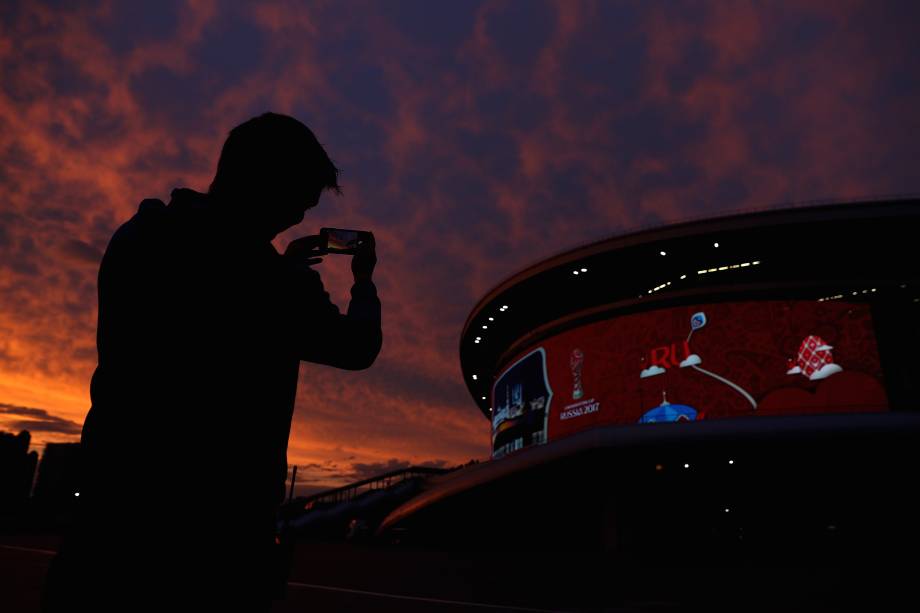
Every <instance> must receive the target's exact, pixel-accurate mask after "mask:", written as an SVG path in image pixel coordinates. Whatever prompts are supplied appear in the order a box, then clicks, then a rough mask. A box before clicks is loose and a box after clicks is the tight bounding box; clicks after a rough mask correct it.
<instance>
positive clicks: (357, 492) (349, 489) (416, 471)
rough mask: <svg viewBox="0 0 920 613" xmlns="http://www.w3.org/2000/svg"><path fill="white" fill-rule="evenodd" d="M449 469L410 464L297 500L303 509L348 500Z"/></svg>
mask: <svg viewBox="0 0 920 613" xmlns="http://www.w3.org/2000/svg"><path fill="white" fill-rule="evenodd" d="M451 470H454V469H452V468H433V467H430V466H410V467H408V468H401V469H399V470H394V471H391V472H388V473H384V474H382V475H377V476H376V477H371V478H370V479H364V480H362V481H356V482H355V483H351V484H349V485H345V486H342V487H337V488H335V489H331V490H326V491H324V492H318V493H316V494H313V495H311V496H307V497H305V498H299V499H298V500H297V502H300V503H302V504H303V508H305V509H312V508H313V507H314V506H317V505H331V504H338V503H340V502H348V501H350V500H354V499H355V498H357V497H358V496H361V495H362V494H365V493H367V492H371V491H376V490H385V489H388V488H390V487H392V486H394V485H396V484H397V483H402V482H403V481H405V480H407V479H414V478H416V477H426V476H429V475H443V474H444V473H448V472H450V471H451Z"/></svg>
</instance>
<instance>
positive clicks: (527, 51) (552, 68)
mask: <svg viewBox="0 0 920 613" xmlns="http://www.w3.org/2000/svg"><path fill="white" fill-rule="evenodd" d="M918 32H920V4H918V3H916V2H878V1H868V2H848V1H846V0H833V1H828V2H799V1H796V2H786V3H781V2H768V3H752V2H745V1H742V0H732V1H729V2H725V1H720V2H712V3H701V2H677V1H661V2H644V1H635V2H613V1H605V2H579V1H576V0H570V1H561V2H541V1H537V0H528V1H502V2H471V1H459V0H457V1H451V2H448V1H433V0H418V1H404V0H387V1H380V2H368V3H365V2H347V1H343V0H337V1H331V2H322V1H321V2H309V3H307V2H278V1H267V2H217V1H213V0H203V1H199V0H188V1H166V0H162V1H157V2H83V1H79V2H40V1H39V0H26V1H22V2H16V1H14V0H7V1H4V2H2V3H0V430H7V431H12V432H18V431H19V430H21V429H28V430H30V431H31V432H32V435H33V446H34V447H35V448H37V449H39V450H41V447H42V445H44V444H45V443H46V442H53V441H77V440H79V433H80V428H81V426H82V423H83V419H84V417H85V415H86V412H87V411H88V409H89V381H90V377H91V375H92V372H93V369H94V368H95V366H96V347H95V333H96V307H97V302H96V276H97V273H98V267H99V261H100V258H101V256H102V253H103V252H104V250H105V247H106V245H107V243H108V241H109V239H110V237H111V235H112V233H113V232H114V231H115V229H116V228H117V227H118V226H119V225H120V224H122V223H123V222H125V221H126V220H127V219H128V218H129V217H130V216H131V215H132V214H133V213H134V212H135V211H136V210H137V206H138V203H140V201H141V200H143V199H144V198H162V199H164V200H168V199H169V193H170V190H171V189H172V188H173V187H177V186H186V187H191V188H193V189H198V190H200V191H205V190H206V189H207V186H208V184H209V182H210V179H211V177H212V176H213V173H214V170H215V167H216V163H217V158H218V155H219V152H220V147H221V145H222V144H223V141H224V139H225V138H226V135H227V132H228V131H229V130H230V129H231V128H232V127H234V126H235V125H237V124H239V123H241V122H242V121H244V120H246V119H248V118H250V117H252V116H254V115H257V114H260V113H262V112H264V111H268V110H272V111H276V112H281V113H287V114H291V115H293V116H295V117H297V118H298V119H300V120H301V121H303V122H304V123H306V124H307V125H308V126H310V127H311V128H312V129H313V131H314V132H315V133H316V135H317V137H318V138H319V140H320V141H321V142H322V143H323V144H324V145H325V146H326V149H327V151H328V152H329V153H330V155H331V156H332V158H333V159H334V160H335V161H336V163H337V164H338V165H339V166H340V167H341V168H342V169H343V173H342V176H341V181H342V185H343V188H344V195H343V196H340V197H339V196H335V195H334V194H325V195H324V196H323V197H322V199H321V201H320V206H319V207H317V208H316V209H314V210H313V211H310V212H309V213H308V214H307V216H306V219H305V220H304V222H303V223H302V224H300V225H298V226H296V227H295V228H292V229H291V230H289V231H287V232H285V233H284V234H282V235H279V236H278V238H277V239H276V241H275V246H276V247H277V248H278V249H279V251H283V249H284V246H285V245H286V243H287V242H288V241H290V240H291V239H293V238H296V237H298V236H302V235H305V234H312V233H315V231H316V230H317V229H318V228H319V227H321V226H337V227H354V228H363V229H369V230H373V231H374V233H375V235H376V237H377V245H378V255H379V264H378V268H377V274H376V275H375V277H376V281H377V285H378V289H379V293H380V297H381V300H382V302H383V317H384V347H383V350H382V352H381V354H380V357H379V358H378V360H377V362H376V364H375V365H374V366H373V367H372V368H371V369H369V370H367V371H363V372H345V371H336V370H334V369H331V368H328V367H323V366H318V365H313V364H306V363H305V364H303V365H302V366H301V377H300V383H299V391H298V396H297V408H296V412H295V417H294V426H293V429H292V432H291V443H290V449H289V460H290V462H291V463H292V464H297V465H298V466H299V467H300V474H299V478H301V479H303V480H302V488H301V489H300V490H299V491H301V492H307V491H312V490H316V489H318V488H322V487H326V486H334V485H338V484H342V483H345V482H348V481H351V480H354V479H357V478H362V477H365V476H370V475H373V474H376V473H378V472H382V471H384V470H386V469H389V468H395V467H400V466H403V465H406V464H408V463H424V462H429V463H435V464H441V465H453V464H457V463H462V462H466V461H468V460H470V459H473V458H477V459H484V458H485V457H487V455H488V448H489V424H488V422H487V421H486V420H485V419H484V418H483V416H482V414H481V413H480V412H479V410H478V409H477V408H476V406H475V404H474V403H473V401H472V399H471V398H470V397H469V395H468V394H467V392H466V391H465V388H464V386H463V382H462V378H461V373H460V366H459V359H458V342H459V334H460V329H461V326H462V325H463V322H464V320H465V318H466V316H467V315H468V314H469V312H470V310H471V309H472V307H473V305H474V304H475V303H476V301H477V300H478V299H479V298H480V297H482V296H483V295H484V294H485V293H486V292H487V291H488V290H489V289H490V288H492V287H494V286H495V285H496V284H498V283H499V282H500V281H502V280H503V279H505V278H507V277H508V276H510V275H511V274H513V273H514V272H516V271H518V270H520V269H521V268H523V267H525V266H527V265H528V264H531V263H533V262H535V261H538V260H541V259H543V258H546V257H548V256H550V255H553V254H555V253H558V252H559V251H562V250H565V249H568V248H571V247H575V246H578V245H581V244H584V243H586V242H589V241H593V240H596V239H599V238H603V237H607V236H610V235H612V234H618V233H623V232H626V231H630V230H634V229H637V228H639V227H646V226H650V225H659V224H663V223H669V222H673V221H678V220H684V219H687V218H691V217H700V216H708V215H715V214H721V213H725V212H729V211H736V210H744V209H751V208H762V207H772V206H778V205H781V204H782V203H784V202H790V201H808V200H815V199H833V198H860V197H866V196H875V195H887V194H906V193H917V192H920V176H918V167H920V139H918V135H920V113H918V109H920V73H918V67H920V37H918V36H917V33H918ZM803 265H806V266H807V265H811V264H809V263H807V262H804V263H803ZM816 265H820V262H818V263H816ZM321 272H322V274H323V278H324V280H325V281H326V284H327V287H328V288H329V289H330V292H331V293H332V295H333V298H334V299H335V300H336V301H337V302H338V304H339V305H340V306H341V307H342V308H344V307H345V306H346V305H347V296H348V294H347V292H348V289H349V287H350V283H349V281H350V279H349V270H348V258H344V257H336V256H330V257H327V258H326V261H325V262H324V263H323V264H322V265H321ZM611 282H615V280H611ZM257 410H258V407H253V411H257ZM149 418H150V423H151V427H155V426H156V425H157V419H158V416H157V415H150V416H149ZM219 461H220V458H215V462H219Z"/></svg>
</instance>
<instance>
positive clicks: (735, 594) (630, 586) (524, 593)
mask: <svg viewBox="0 0 920 613" xmlns="http://www.w3.org/2000/svg"><path fill="white" fill-rule="evenodd" d="M56 546H57V538H56V537H54V536H47V535H15V534H13V535H4V536H2V538H0V609H2V610H3V611H5V612H10V613H19V612H21V613H31V612H34V611H38V604H39V590H40V587H41V584H42V580H43V577H44V573H45V570H46V569H47V566H48V563H49V561H50V559H51V555H52V552H53V550H54V549H55V547H56ZM903 562H906V563H907V565H911V561H909V560H907V561H903ZM912 574H913V571H912V570H909V569H904V568H902V570H900V571H891V570H890V569H888V570H885V569H879V571H878V572H877V573H875V574H874V575H873V576H872V577H871V578H869V576H868V575H866V574H864V573H861V574H860V575H859V577H857V576H855V575H854V576H848V575H847V574H846V573H841V572H840V571H839V570H832V569H821V568H783V569H779V568H775V567H773V568H757V569H731V568H728V567H726V568H720V569H714V568H686V567H684V568H670V569H665V568H661V569H645V570H639V571H637V570H636V569H632V570H629V569H623V568H619V569H617V568H614V567H613V566H610V565H609V564H605V563H604V562H603V561H599V560H598V559H594V558H591V557H590V555H589V556H587V557H586V556H585V555H583V554H575V553H571V554H566V553H563V552H553V553H549V552H548V553H547V554H546V555H539V554H536V555H535V554H534V553H532V552H531V553H528V554H524V553H514V552H478V553H471V552H462V553H461V552H454V553H448V552H443V551H440V552H439V551H424V550H411V549H400V548H398V547H389V546H387V547H384V546H373V545H354V544H349V543H300V544H299V545H298V548H297V551H296V554H295V564H294V569H293V572H292V577H291V582H290V583H289V590H288V595H287V598H286V599H285V600H284V601H279V602H277V603H276V604H275V607H274V608H273V609H272V610H273V611H275V612H288V611H291V612H294V611H298V612H300V611H320V612H322V611H371V612H376V611H404V612H408V613H413V612H416V611H418V612H423V611H425V612H428V611H432V612H450V611H527V610H531V611H533V610H542V611H642V612H645V611H683V610H710V611H712V610H720V611H774V610H775V611H780V610H781V611H837V610H872V611H887V610H892V611H893V610H906V609H911V610H912V609H913V606H914V605H915V604H916V603H915V598H913V596H910V597H908V599H907V600H905V598H904V596H903V595H896V594H898V593H900V590H899V586H905V585H910V584H911V583H912V581H911V580H910V579H909V578H908V577H909V576H910V575H912ZM643 575H644V576H645V579H643V578H642V577H643ZM905 581H907V583H906V584H905V583H904V582H905ZM215 589H220V586H215ZM905 593H906V592H905ZM905 607H906V609H905Z"/></svg>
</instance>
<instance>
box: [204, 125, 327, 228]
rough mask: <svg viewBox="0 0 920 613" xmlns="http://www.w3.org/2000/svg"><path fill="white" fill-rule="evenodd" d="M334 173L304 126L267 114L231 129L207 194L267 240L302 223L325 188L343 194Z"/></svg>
mask: <svg viewBox="0 0 920 613" xmlns="http://www.w3.org/2000/svg"><path fill="white" fill-rule="evenodd" d="M338 175H339V169H338V168H336V167H335V164H333V163H332V160H330V159H329V156H328V155H327V154H326V151H325V150H324V149H323V147H322V145H320V144H319V141H317V140H316V136H314V135H313V132H311V131H310V129H309V128H308V127H307V126H305V125H304V124H302V123H301V122H299V121H297V120H296V119H294V118H293V117H289V116H287V115H279V114H277V113H265V114H263V115H259V116H258V117H253V118H252V119H250V120H249V121H246V122H245V123H242V124H240V125H238V126H237V127H235V128H233V129H232V130H231V131H230V135H229V136H228V137H227V141H226V142H225V143H224V147H223V149H222V150H221V153H220V161H219V162H218V163H217V173H216V175H215V176H214V180H213V181H212V182H211V187H210V189H209V190H208V193H209V194H210V195H211V196H213V197H214V198H215V199H216V200H217V201H219V202H220V205H221V206H222V207H224V206H225V207H229V208H230V209H232V210H231V211H228V213H231V214H233V215H234V216H236V217H238V218H240V220H241V221H242V220H244V221H245V223H246V224H247V227H249V228H251V229H252V230H253V232H254V233H255V234H258V235H259V237H260V238H261V237H267V238H268V240H271V239H272V238H274V237H275V235H277V234H278V233H279V232H283V231H284V230H286V229H287V228H290V227H291V226H294V225H296V224H298V223H300V222H301V221H302V220H303V215H304V212H306V210H307V209H310V208H312V207H314V206H316V204H317V203H318V202H319V196H320V194H321V193H322V192H323V191H324V190H327V189H331V190H333V191H335V192H336V193H341V188H340V187H339V183H338Z"/></svg>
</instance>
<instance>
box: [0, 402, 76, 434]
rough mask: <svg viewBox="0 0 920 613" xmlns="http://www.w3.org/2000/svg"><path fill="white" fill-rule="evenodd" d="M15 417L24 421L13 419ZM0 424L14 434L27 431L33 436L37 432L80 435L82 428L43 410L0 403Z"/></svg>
mask: <svg viewBox="0 0 920 613" xmlns="http://www.w3.org/2000/svg"><path fill="white" fill-rule="evenodd" d="M16 417H19V418H24V419H15V418H16ZM0 423H2V425H3V427H4V428H5V429H9V430H12V431H14V432H17V431H20V430H28V431H29V432H31V433H33V434H35V433H39V432H41V433H49V432H54V433H58V434H80V432H81V431H82V429H83V426H81V425H80V424H78V423H76V422H73V421H70V420H68V419H63V418H61V417H57V416H55V415H51V414H50V413H48V411H46V410H45V409H35V408H31V407H21V406H16V405H12V404H5V403H0Z"/></svg>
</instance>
